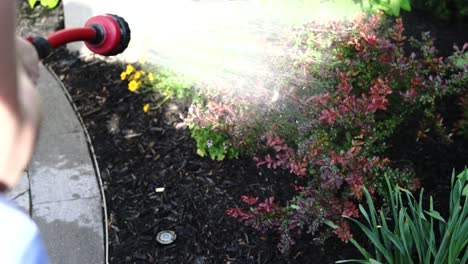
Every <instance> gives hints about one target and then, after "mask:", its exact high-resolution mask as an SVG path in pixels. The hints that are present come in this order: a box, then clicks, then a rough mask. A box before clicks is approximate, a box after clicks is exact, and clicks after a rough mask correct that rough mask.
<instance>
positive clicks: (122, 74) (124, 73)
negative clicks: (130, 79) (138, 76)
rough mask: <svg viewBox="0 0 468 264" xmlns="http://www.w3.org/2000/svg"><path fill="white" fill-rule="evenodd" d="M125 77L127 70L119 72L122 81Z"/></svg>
mask: <svg viewBox="0 0 468 264" xmlns="http://www.w3.org/2000/svg"><path fill="white" fill-rule="evenodd" d="M126 78H127V72H122V73H121V74H120V80H122V81H123V80H125V79H126Z"/></svg>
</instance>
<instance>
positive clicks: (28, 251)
mask: <svg viewBox="0 0 468 264" xmlns="http://www.w3.org/2000/svg"><path fill="white" fill-rule="evenodd" d="M0 263H1V264H48V263H49V261H48V258H47V253H46V250H45V247H44V244H43V242H42V240H41V237H40V234H39V229H38V228H37V226H36V224H35V223H34V222H33V221H32V220H31V218H29V216H28V215H26V214H25V213H24V212H23V211H22V210H21V209H19V208H18V207H17V206H16V205H15V204H14V203H12V202H11V201H10V200H8V199H7V198H6V197H4V196H3V195H0Z"/></svg>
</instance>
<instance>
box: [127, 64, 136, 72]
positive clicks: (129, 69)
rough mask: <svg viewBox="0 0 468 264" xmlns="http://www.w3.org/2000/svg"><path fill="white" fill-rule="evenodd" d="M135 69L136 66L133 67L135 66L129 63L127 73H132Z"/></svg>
mask: <svg viewBox="0 0 468 264" xmlns="http://www.w3.org/2000/svg"><path fill="white" fill-rule="evenodd" d="M134 70H135V68H133V66H132V65H131V64H128V65H127V69H126V70H125V73H126V74H130V73H132V72H133V71H134Z"/></svg>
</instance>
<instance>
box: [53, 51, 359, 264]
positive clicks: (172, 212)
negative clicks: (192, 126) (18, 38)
mask: <svg viewBox="0 0 468 264" xmlns="http://www.w3.org/2000/svg"><path fill="white" fill-rule="evenodd" d="M47 61H48V64H49V65H50V66H51V67H52V68H53V69H54V71H56V73H57V74H58V75H59V76H60V78H61V79H62V81H63V83H64V84H65V86H66V87H67V88H68V89H69V92H70V94H71V95H72V97H73V101H74V103H75V104H76V105H77V106H78V110H79V112H80V113H81V115H82V116H83V118H84V121H85V123H86V126H87V128H88V130H89V133H90V134H91V137H92V141H93V144H94V147H95V151H96V154H97V158H98V162H99V166H100V169H101V173H102V176H103V179H104V182H105V188H106V197H107V206H108V210H109V217H110V220H111V223H110V225H109V231H110V241H111V243H110V249H111V252H110V256H111V258H110V259H111V263H287V262H288V261H289V262H290V263H309V260H312V259H313V260H314V262H315V261H320V262H322V263H333V262H334V261H335V260H337V259H339V258H341V257H352V256H353V253H354V254H355V251H354V250H353V249H352V248H351V246H350V245H345V244H343V243H341V242H340V241H338V240H336V239H335V238H331V239H329V240H328V241H327V242H326V244H325V245H324V246H316V245H310V244H311V242H312V241H307V240H304V241H301V243H298V244H299V245H298V247H296V248H295V249H294V250H293V251H292V252H291V255H290V256H289V257H287V258H284V257H283V256H281V255H280V254H279V253H278V251H277V250H276V243H277V236H275V235H271V234H260V233H258V232H256V231H254V230H252V229H251V228H248V227H245V226H244V225H242V224H239V223H237V222H236V221H235V220H234V219H231V218H230V217H228V216H227V215H226V213H225V211H226V209H227V208H230V207H236V206H240V205H241V201H240V196H241V195H243V194H255V195H258V196H260V197H263V198H265V197H268V196H270V195H272V194H276V195H278V196H279V197H288V196H290V195H289V194H288V192H289V191H290V190H289V183H288V181H287V179H286V178H284V177H280V175H278V176H276V177H275V176H273V175H265V174H261V173H259V172H258V170H257V169H256V167H255V165H254V164H253V162H252V161H251V160H229V161H223V162H215V161H212V160H210V159H208V158H201V157H199V156H197V155H196V153H195V146H194V143H193V140H192V139H191V138H190V135H189V133H188V131H185V130H176V129H175V128H174V124H175V122H177V121H176V118H175V117H177V116H178V112H179V111H181V110H184V109H183V107H184V105H183V104H181V103H180V102H171V103H168V104H166V107H165V108H164V109H161V110H159V111H150V112H149V113H144V112H143V109H142V106H143V104H144V102H145V100H147V97H145V96H144V95H138V94H133V93H130V92H129V91H128V90H127V87H126V85H125V83H124V82H122V81H120V79H119V75H120V72H121V70H122V69H123V66H121V65H116V64H108V63H105V62H102V61H97V60H93V61H91V62H84V61H81V60H78V59H77V58H76V57H75V56H73V55H70V54H68V53H67V52H65V51H63V50H60V51H58V52H56V53H55V54H54V55H53V56H51V57H50V58H49V59H48V60H47ZM83 76H86V78H83ZM272 176H273V177H272ZM158 187H164V188H165V191H164V192H163V193H157V192H155V189H156V188H158ZM166 229H169V230H174V231H175V232H176V233H177V240H176V242H175V243H174V244H172V245H167V246H162V245H159V244H158V243H157V242H156V240H155V238H156V234H157V233H158V232H159V231H161V230H166ZM350 253H351V254H350Z"/></svg>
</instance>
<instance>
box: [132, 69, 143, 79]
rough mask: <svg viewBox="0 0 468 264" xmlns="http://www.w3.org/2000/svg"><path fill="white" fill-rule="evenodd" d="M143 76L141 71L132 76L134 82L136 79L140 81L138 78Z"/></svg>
mask: <svg viewBox="0 0 468 264" xmlns="http://www.w3.org/2000/svg"><path fill="white" fill-rule="evenodd" d="M143 74H144V72H143V71H137V72H136V73H135V75H133V79H134V80H138V79H140V77H141V76H142V75H143Z"/></svg>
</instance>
